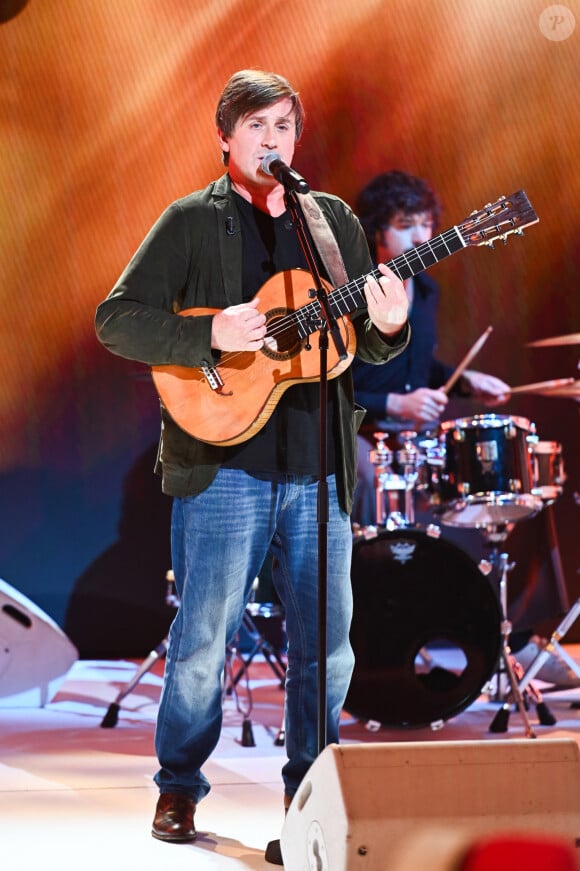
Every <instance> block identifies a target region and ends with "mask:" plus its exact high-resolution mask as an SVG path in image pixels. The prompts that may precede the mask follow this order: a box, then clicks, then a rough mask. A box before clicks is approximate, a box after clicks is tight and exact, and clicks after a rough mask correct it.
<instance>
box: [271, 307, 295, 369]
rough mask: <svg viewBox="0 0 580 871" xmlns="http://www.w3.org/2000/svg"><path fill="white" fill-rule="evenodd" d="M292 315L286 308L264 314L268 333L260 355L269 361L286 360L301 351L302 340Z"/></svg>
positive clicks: (275, 309)
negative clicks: (263, 355)
mask: <svg viewBox="0 0 580 871" xmlns="http://www.w3.org/2000/svg"><path fill="white" fill-rule="evenodd" d="M292 314H293V312H292V311H291V310H290V309H286V308H274V309H271V310H270V311H269V312H267V313H266V323H267V326H268V332H267V334H266V338H265V340H264V346H263V348H262V353H263V354H265V355H266V357H269V358H270V360H288V359H289V358H290V357H293V356H294V355H295V354H298V353H300V351H301V350H302V344H303V343H302V339H301V338H300V336H299V334H298V327H297V324H296V321H295V319H294V318H293V317H292Z"/></svg>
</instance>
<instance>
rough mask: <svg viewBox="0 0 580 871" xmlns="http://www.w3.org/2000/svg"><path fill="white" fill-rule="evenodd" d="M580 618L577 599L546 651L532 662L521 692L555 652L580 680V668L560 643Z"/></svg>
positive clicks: (541, 652)
mask: <svg viewBox="0 0 580 871" xmlns="http://www.w3.org/2000/svg"><path fill="white" fill-rule="evenodd" d="M579 616H580V599H577V600H576V602H575V603H574V605H572V607H571V608H570V610H569V611H568V613H567V614H566V616H565V617H564V619H563V620H562V622H561V623H560V625H559V626H558V627H557V628H556V629H555V630H554V631H553V632H552V635H551V636H550V640H549V641H548V643H547V644H546V646H545V647H544V649H543V650H540V651H539V652H538V654H537V655H536V657H535V659H533V660H532V662H531V663H530V664H529V666H528V668H527V669H526V671H525V673H524V675H523V677H522V679H521V681H520V684H519V687H520V690H525V689H526V688H527V687H528V686H529V683H530V681H531V680H533V679H534V677H535V676H536V675H537V673H538V672H539V670H540V669H541V667H542V666H543V665H544V663H545V661H546V660H547V659H548V657H549V656H550V654H551V653H554V652H556V653H557V654H558V656H559V657H560V658H561V659H563V660H564V662H565V663H566V664H567V665H568V667H569V668H570V669H572V671H573V672H574V674H575V675H576V676H577V677H579V678H580V667H579V666H578V665H577V664H576V663H575V662H574V660H573V659H572V657H571V656H570V655H569V654H568V653H566V651H565V650H564V648H563V647H561V645H560V643H559V642H560V641H561V640H562V638H563V637H564V636H565V635H566V633H567V632H568V630H569V629H570V627H571V626H572V624H573V623H575V622H576V620H577V619H578V617H579Z"/></svg>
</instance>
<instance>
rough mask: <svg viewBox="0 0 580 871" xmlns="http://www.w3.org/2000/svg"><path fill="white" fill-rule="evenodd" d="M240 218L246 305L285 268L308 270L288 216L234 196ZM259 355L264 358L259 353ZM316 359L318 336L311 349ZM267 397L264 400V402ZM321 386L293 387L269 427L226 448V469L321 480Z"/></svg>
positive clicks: (329, 456)
mask: <svg viewBox="0 0 580 871" xmlns="http://www.w3.org/2000/svg"><path fill="white" fill-rule="evenodd" d="M234 197H235V200H236V206H237V208H238V211H239V214H240V226H241V233H242V246H243V261H242V262H243V265H242V286H243V298H244V301H245V302H248V301H249V300H251V299H253V298H254V297H255V296H256V295H257V294H258V291H259V290H260V288H261V286H262V285H263V284H264V282H265V281H266V280H267V279H268V278H271V277H272V275H274V274H276V273H277V272H281V271H282V270H284V269H295V268H298V267H302V268H304V269H306V268H307V263H306V258H305V256H304V252H303V251H302V247H301V245H300V241H299V239H298V235H297V233H296V231H295V229H294V226H293V224H292V221H291V219H290V215H289V213H288V212H287V211H286V212H284V214H282V215H280V216H279V217H278V218H273V217H272V216H271V215H267V214H266V213H265V212H262V211H260V209H256V208H255V207H254V206H252V204H251V203H249V202H248V201H247V200H245V199H244V198H243V197H240V196H239V195H238V194H235V193H234ZM258 353H260V352H259V351H258ZM302 353H308V354H318V340H317V336H316V334H314V335H313V336H312V350H310V351H302ZM333 397H334V385H333V382H332V380H331V381H329V382H328V431H329V437H328V451H327V465H328V471H329V472H333V471H334V439H333V438H332V426H333V420H334V415H333V406H334V401H333ZM264 398H266V397H264ZM319 408H320V385H319V383H318V382H308V383H300V384H293V385H292V386H291V387H289V388H288V389H287V390H286V391H285V392H284V393H283V394H282V396H281V397H280V400H279V401H278V403H277V405H276V408H275V409H274V411H273V413H272V415H271V416H270V418H269V420H268V421H267V422H266V424H265V425H264V426H263V427H262V429H261V430H259V431H258V432H257V433H256V435H254V436H253V437H252V438H250V439H248V440H247V441H245V442H242V443H241V444H239V445H234V446H233V447H230V448H227V457H226V459H225V462H224V463H223V465H224V466H226V467H229V468H237V469H245V470H246V471H248V472H256V473H267V474H271V473H274V472H289V473H294V474H301V475H317V474H318V471H319V425H320V414H319Z"/></svg>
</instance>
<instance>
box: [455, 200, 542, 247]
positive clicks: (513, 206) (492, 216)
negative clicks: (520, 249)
mask: <svg viewBox="0 0 580 871" xmlns="http://www.w3.org/2000/svg"><path fill="white" fill-rule="evenodd" d="M539 220H540V219H539V218H538V216H537V215H536V213H535V211H534V210H533V208H532V204H531V203H530V201H529V199H528V198H527V196H526V193H525V191H517V192H516V193H515V194H511V195H510V196H509V197H500V198H499V200H498V201H497V202H495V203H489V204H488V205H487V206H485V208H483V209H481V211H479V212H472V214H471V215H470V216H469V218H466V220H465V221H462V223H461V224H458V227H457V229H458V230H459V232H460V233H461V236H462V238H463V241H464V242H465V244H466V245H489V247H490V248H493V243H494V241H495V240H496V239H500V240H501V241H502V242H506V241H507V237H508V236H510V235H511V234H512V233H516V234H517V235H518V236H523V234H524V232H523V231H524V227H529V226H530V225H531V224H536V223H537V222H538V221H539Z"/></svg>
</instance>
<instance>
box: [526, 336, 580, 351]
mask: <svg viewBox="0 0 580 871" xmlns="http://www.w3.org/2000/svg"><path fill="white" fill-rule="evenodd" d="M552 345H580V333H569V335H567V336H552V337H551V338H549V339H536V341H535V342H528V344H527V345H526V348H548V347H551V346H552Z"/></svg>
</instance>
